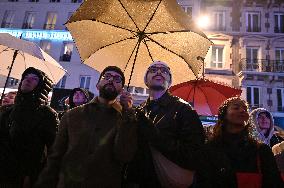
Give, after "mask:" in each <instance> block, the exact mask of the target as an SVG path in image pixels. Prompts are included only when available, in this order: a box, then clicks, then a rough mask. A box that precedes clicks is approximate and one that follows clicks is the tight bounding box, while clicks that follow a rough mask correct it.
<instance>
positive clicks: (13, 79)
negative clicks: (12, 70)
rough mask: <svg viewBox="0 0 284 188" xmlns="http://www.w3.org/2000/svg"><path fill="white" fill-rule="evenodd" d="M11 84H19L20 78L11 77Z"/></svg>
mask: <svg viewBox="0 0 284 188" xmlns="http://www.w3.org/2000/svg"><path fill="white" fill-rule="evenodd" d="M8 83H9V86H16V85H18V83H19V80H18V79H15V78H9V82H8Z"/></svg>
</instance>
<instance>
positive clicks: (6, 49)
mask: <svg viewBox="0 0 284 188" xmlns="http://www.w3.org/2000/svg"><path fill="white" fill-rule="evenodd" d="M8 49H9V47H7V48H5V49H4V50H2V51H1V52H0V54H1V53H3V52H6V51H8Z"/></svg>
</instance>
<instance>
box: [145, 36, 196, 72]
mask: <svg viewBox="0 0 284 188" xmlns="http://www.w3.org/2000/svg"><path fill="white" fill-rule="evenodd" d="M146 37H147V38H148V39H149V40H151V41H152V42H154V43H156V44H158V45H159V46H160V47H161V48H163V49H165V50H167V51H169V52H171V53H172V54H174V55H176V56H178V57H180V58H181V59H183V60H184V62H185V63H186V64H187V65H188V67H189V68H190V69H191V70H192V67H191V65H190V64H188V63H187V62H186V60H185V59H184V58H183V57H182V56H181V55H179V54H177V53H176V52H174V51H172V50H170V49H168V48H167V47H165V46H163V45H161V44H160V43H159V42H157V41H155V40H154V39H151V38H150V37H148V36H146ZM192 72H193V71H192ZM193 74H194V75H195V77H197V75H196V74H195V73H194V72H193Z"/></svg>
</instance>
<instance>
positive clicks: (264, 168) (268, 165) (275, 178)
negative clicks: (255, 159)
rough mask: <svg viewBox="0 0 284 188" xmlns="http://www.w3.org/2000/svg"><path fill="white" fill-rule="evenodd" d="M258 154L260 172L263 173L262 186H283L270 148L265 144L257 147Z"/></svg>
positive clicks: (267, 187)
mask: <svg viewBox="0 0 284 188" xmlns="http://www.w3.org/2000/svg"><path fill="white" fill-rule="evenodd" d="M259 156H260V164H261V172H262V175H263V178H262V179H263V185H262V187H263V188H272V187H273V188H283V187H284V184H283V181H282V179H281V176H280V173H279V170H278V168H277V164H276V161H275V158H274V155H273V153H272V151H271V148H270V147H269V146H267V145H265V144H261V145H260V147H259Z"/></svg>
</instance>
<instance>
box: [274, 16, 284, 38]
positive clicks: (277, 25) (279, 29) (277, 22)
mask: <svg viewBox="0 0 284 188" xmlns="http://www.w3.org/2000/svg"><path fill="white" fill-rule="evenodd" d="M274 32H275V33H284V14H283V13H274Z"/></svg>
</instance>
